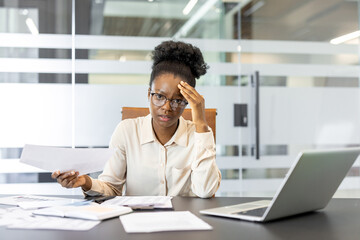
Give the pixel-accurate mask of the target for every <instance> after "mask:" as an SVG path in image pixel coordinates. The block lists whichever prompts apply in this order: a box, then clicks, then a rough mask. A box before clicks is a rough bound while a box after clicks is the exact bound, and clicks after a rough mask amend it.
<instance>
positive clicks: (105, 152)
mask: <svg viewBox="0 0 360 240" xmlns="http://www.w3.org/2000/svg"><path fill="white" fill-rule="evenodd" d="M113 154H114V150H113V149H111V148H60V147H47V146H37V145H28V144H26V145H25V146H24V149H23V151H22V154H21V158H20V162H22V163H26V164H28V165H31V166H34V167H38V168H41V169H44V170H47V171H50V172H54V171H57V170H59V171H60V172H65V171H71V170H74V171H79V173H80V175H83V174H87V173H92V172H98V171H102V170H103V168H104V165H105V163H106V162H107V161H108V160H109V158H110V157H111V156H112V155H113Z"/></svg>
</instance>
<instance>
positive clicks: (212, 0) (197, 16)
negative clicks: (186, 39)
mask: <svg viewBox="0 0 360 240" xmlns="http://www.w3.org/2000/svg"><path fill="white" fill-rule="evenodd" d="M217 1H218V0H207V1H206V2H205V3H204V4H202V5H201V7H200V8H199V10H197V12H196V13H194V15H192V16H191V18H190V19H189V20H187V21H186V22H185V24H184V25H183V26H182V27H181V28H180V29H179V30H178V31H177V32H176V33H175V34H174V36H173V38H175V39H176V38H180V37H182V36H186V34H187V33H188V31H189V30H190V29H191V28H192V27H193V26H194V25H195V24H196V23H198V22H199V21H200V19H201V18H202V17H203V16H204V15H205V14H206V13H207V12H208V11H209V10H210V8H212V6H214V4H215V3H217Z"/></svg>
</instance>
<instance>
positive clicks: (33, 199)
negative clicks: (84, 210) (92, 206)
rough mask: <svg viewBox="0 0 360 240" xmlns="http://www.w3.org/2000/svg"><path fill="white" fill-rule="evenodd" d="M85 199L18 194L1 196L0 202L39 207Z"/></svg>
mask: <svg viewBox="0 0 360 240" xmlns="http://www.w3.org/2000/svg"><path fill="white" fill-rule="evenodd" d="M84 201H85V200H84V199H71V198H59V197H44V196H35V195H17V196H9V197H2V198H0V204H5V205H12V206H19V207H21V208H23V209H37V208H44V207H53V206H61V205H67V204H74V203H78V202H84Z"/></svg>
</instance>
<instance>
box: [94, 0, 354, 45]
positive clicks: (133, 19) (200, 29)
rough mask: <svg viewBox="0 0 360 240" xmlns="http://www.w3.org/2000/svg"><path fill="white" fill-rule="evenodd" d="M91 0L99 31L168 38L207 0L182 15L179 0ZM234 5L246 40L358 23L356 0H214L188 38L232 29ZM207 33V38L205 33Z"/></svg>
mask: <svg viewBox="0 0 360 240" xmlns="http://www.w3.org/2000/svg"><path fill="white" fill-rule="evenodd" d="M94 2H95V4H94V5H93V7H95V8H96V7H100V8H102V10H103V19H102V20H100V21H103V24H102V34H106V35H122V36H160V37H172V36H173V35H174V34H175V33H176V32H177V31H179V29H180V28H181V27H182V26H183V25H184V24H185V23H186V22H187V21H188V20H189V19H190V18H191V17H192V16H193V15H194V14H196V12H197V11H199V10H200V9H201V6H202V5H204V4H205V3H206V2H207V0H199V1H198V3H197V4H196V5H195V7H194V9H193V10H192V11H191V12H190V14H189V15H188V16H184V15H183V14H182V10H183V8H184V7H185V5H186V3H187V2H188V1H184V0H154V1H153V2H149V1H147V0H137V1H125V0H123V1H104V2H102V1H100V2H99V1H95V0H94ZM96 2H98V3H97V4H96ZM99 3H100V4H99ZM101 3H102V4H101ZM244 3H245V5H244ZM240 5H243V6H242V7H241V8H239V6H240ZM237 9H240V11H241V12H242V19H241V22H242V24H241V29H242V34H241V35H242V37H243V38H245V39H264V40H297V41H329V40H331V39H332V38H335V37H338V36H340V35H343V34H346V33H349V32H353V31H356V30H357V29H358V28H359V26H358V3H357V1H356V0H301V1H299V0H254V1H251V0H243V1H218V3H216V4H215V5H214V6H212V7H211V8H210V9H209V10H208V11H207V12H206V14H205V15H204V16H203V17H202V18H201V20H200V21H198V22H197V23H196V24H195V25H194V27H192V28H191V30H190V31H189V32H188V34H187V37H202V34H204V32H206V29H207V28H208V27H209V26H211V25H213V24H216V23H218V22H219V21H220V22H222V24H223V26H220V28H224V26H225V27H226V28H233V29H230V31H232V32H236V31H237V28H238V25H237V24H236V18H237V13H238V11H236V10H237ZM228 19H232V21H233V20H235V21H234V22H233V25H232V26H229V25H226V23H229V21H228ZM93 20H95V19H93ZM97 21H99V19H97ZM219 32H222V30H221V29H219V31H218V32H217V33H215V32H214V33H213V34H214V36H213V37H214V38H230V37H234V35H233V36H229V35H227V36H226V35H223V36H221V35H219ZM221 34H222V33H221ZM206 36H207V37H211V36H209V33H208V32H207V33H206Z"/></svg>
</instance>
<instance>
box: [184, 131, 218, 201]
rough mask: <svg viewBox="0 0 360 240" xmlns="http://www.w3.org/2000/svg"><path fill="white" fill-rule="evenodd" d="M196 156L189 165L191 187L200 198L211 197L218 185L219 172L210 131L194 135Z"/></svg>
mask: <svg viewBox="0 0 360 240" xmlns="http://www.w3.org/2000/svg"><path fill="white" fill-rule="evenodd" d="M195 150H196V158H195V160H194V162H193V163H192V165H191V170H192V173H191V188H192V191H193V193H195V194H196V195H197V196H199V197H202V198H207V197H211V196H212V195H214V194H215V192H216V191H217V189H218V188H219V186H220V181H221V174H220V171H219V169H218V167H217V165H216V162H215V158H216V151H215V142H214V138H213V134H212V132H209V133H201V134H197V135H196V140H195Z"/></svg>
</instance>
